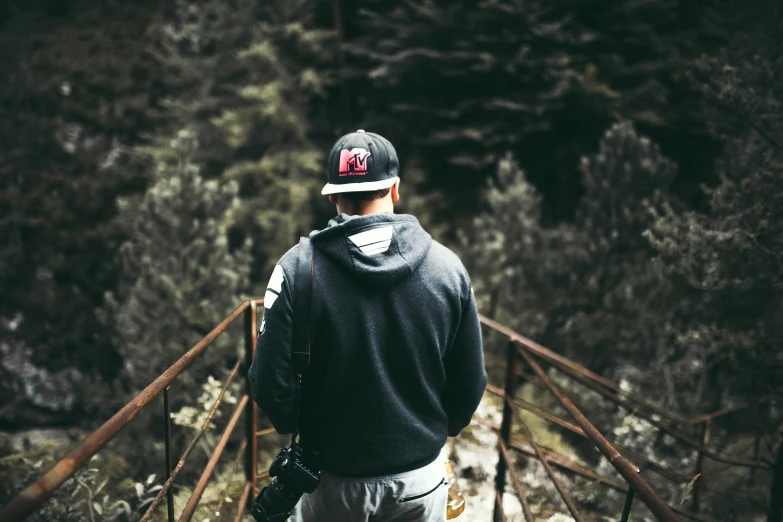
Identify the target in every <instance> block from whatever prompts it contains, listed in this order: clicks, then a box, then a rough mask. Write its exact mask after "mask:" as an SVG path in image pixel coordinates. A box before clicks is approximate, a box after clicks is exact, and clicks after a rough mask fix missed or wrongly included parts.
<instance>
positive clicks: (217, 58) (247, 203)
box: [157, 0, 331, 280]
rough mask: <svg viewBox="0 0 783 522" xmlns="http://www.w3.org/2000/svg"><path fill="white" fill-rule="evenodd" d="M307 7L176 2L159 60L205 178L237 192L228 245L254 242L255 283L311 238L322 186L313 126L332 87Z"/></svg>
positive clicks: (247, 1)
mask: <svg viewBox="0 0 783 522" xmlns="http://www.w3.org/2000/svg"><path fill="white" fill-rule="evenodd" d="M312 4H313V2H312V1H311V0H297V1H294V2H291V1H285V2H284V1H277V2H273V3H268V4H264V3H259V2H255V1H252V0H236V1H234V2H231V3H226V2H224V1H219V0H203V1H200V2H196V3H191V2H186V1H184V0H182V1H179V2H177V3H176V4H175V17H174V20H173V22H172V23H170V24H168V25H166V26H165V27H164V28H163V30H162V32H161V37H160V44H159V47H160V48H159V51H158V53H157V54H158V56H159V57H160V59H161V60H162V62H163V63H164V64H165V66H166V70H167V71H168V72H167V79H166V81H167V83H168V84H169V85H171V86H172V90H173V92H174V93H175V95H174V96H172V97H171V98H170V100H169V101H168V103H167V106H168V110H167V116H168V118H169V121H170V122H172V125H174V126H182V125H186V126H189V128H192V129H193V130H194V132H196V134H197V135H198V138H199V143H200V147H199V150H198V151H197V152H196V158H197V161H198V162H199V163H200V164H203V165H204V170H203V172H204V176H205V177H207V178H215V179H220V180H221V181H222V182H224V183H225V182H229V181H236V182H237V183H238V186H239V195H240V199H241V205H240V207H239V208H238V209H237V211H236V212H235V213H234V219H235V223H234V225H235V226H234V233H233V234H232V237H234V238H236V240H241V239H242V238H243V237H248V238H252V241H253V255H254V259H255V263H254V267H255V268H254V270H253V273H252V277H253V279H254V280H258V279H260V278H263V277H265V276H266V275H267V274H268V272H269V271H271V268H272V266H273V265H274V263H275V262H276V261H277V259H278V258H279V257H280V256H281V255H282V254H283V253H284V252H285V251H286V250H287V249H288V248H289V247H290V246H291V245H292V244H294V243H295V242H296V239H297V237H298V236H299V235H303V234H307V233H308V232H309V231H310V229H311V225H312V212H313V210H312V208H313V205H312V202H313V195H314V194H315V193H316V189H317V187H318V185H319V184H320V182H321V181H322V180H323V178H324V176H323V175H322V172H323V170H324V169H325V163H326V159H325V156H324V154H323V152H322V151H321V150H319V149H318V148H317V147H316V146H315V145H314V144H313V143H312V138H311V134H312V132H311V124H310V120H311V118H313V117H315V115H317V114H318V112H317V111H315V110H314V109H315V103H316V102H317V103H323V101H324V97H325V95H326V88H327V85H328V84H329V82H330V79H329V77H328V73H327V71H326V70H325V68H324V62H325V60H327V59H330V58H331V56H329V55H328V54H327V53H326V51H325V50H324V48H325V43H326V42H327V41H328V39H329V38H330V33H329V32H326V31H323V30H318V29H315V28H313V27H312V23H311V21H310V18H311V15H310V14H309V13H310V11H312Z"/></svg>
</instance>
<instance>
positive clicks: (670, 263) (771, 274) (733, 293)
mask: <svg viewBox="0 0 783 522" xmlns="http://www.w3.org/2000/svg"><path fill="white" fill-rule="evenodd" d="M780 23H781V22H780V21H778V24H780ZM780 33H781V26H777V27H775V26H774V25H773V24H771V23H768V22H765V23H762V24H760V25H759V26H758V30H757V31H755V32H754V33H752V34H740V35H738V36H737V39H736V41H735V42H732V45H731V46H727V47H726V48H725V49H724V50H723V51H722V52H721V53H719V54H717V55H715V56H705V57H704V58H703V59H702V60H701V61H700V62H699V64H698V68H697V70H696V72H695V74H696V79H699V80H701V82H702V83H701V85H702V86H703V89H704V93H705V94H706V96H705V103H704V105H705V110H707V111H709V112H708V113H707V115H708V116H707V117H709V118H710V120H711V121H713V122H715V126H714V130H715V132H716V134H717V135H718V136H720V137H721V138H722V139H723V140H724V142H725V150H724V154H723V155H722V157H721V159H720V161H719V162H718V164H717V170H718V173H719V175H720V182H719V183H718V184H717V186H715V187H714V188H707V190H706V192H707V194H708V196H709V202H710V204H709V209H708V211H707V212H695V211H690V212H681V211H678V209H677V207H676V206H670V207H669V208H665V209H663V210H662V211H660V212H658V213H657V214H656V216H657V219H656V221H655V223H654V226H653V227H652V228H651V230H650V233H649V234H648V238H649V239H650V241H651V243H652V245H654V246H655V248H656V249H657V250H658V252H659V253H660V262H661V264H662V266H663V267H664V269H665V271H666V273H667V274H668V275H669V276H670V277H671V278H672V280H673V281H674V282H675V284H677V285H678V286H680V287H682V288H683V289H684V290H687V291H688V293H687V295H688V297H689V299H691V300H692V302H693V303H694V306H693V308H692V311H691V313H690V314H689V325H688V327H687V328H684V329H683V331H682V332H681V334H680V336H679V339H678V340H679V343H678V344H679V346H678V352H679V353H688V352H692V351H699V352H702V353H704V354H705V356H706V360H705V363H706V366H705V367H706V368H708V369H709V383H710V388H711V389H713V390H716V395H715V396H714V397H713V400H714V401H718V402H714V406H716V407H717V406H718V405H719V404H720V403H722V402H724V401H728V400H730V399H731V398H732V397H738V396H739V397H741V396H748V394H749V395H750V396H753V395H756V394H765V393H768V392H769V390H770V389H771V388H774V387H775V386H779V385H780V383H781V382H783V352H782V351H781V349H780V347H781V344H782V343H783V330H782V329H781V326H780V320H779V318H780V314H781V312H783V268H781V267H783V236H781V234H780V231H781V230H783V199H782V198H781V194H783V176H781V172H783V131H781V129H782V128H783V115H781V113H780V106H781V104H783V74H781V71H783V57H782V56H781V54H780V51H779V49H780V48H781V45H783V40H781V36H780ZM718 390H719V391H718Z"/></svg>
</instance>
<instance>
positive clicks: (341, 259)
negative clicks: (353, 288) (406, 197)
mask: <svg viewBox="0 0 783 522" xmlns="http://www.w3.org/2000/svg"><path fill="white" fill-rule="evenodd" d="M310 239H311V240H312V242H313V244H314V245H315V246H316V247H317V248H318V250H320V251H322V252H324V253H325V254H326V255H328V256H329V257H331V258H332V259H334V260H335V261H337V262H338V263H339V264H341V265H342V266H344V267H345V268H346V269H348V270H350V271H351V272H352V273H354V274H356V276H357V277H359V278H361V279H363V280H366V281H368V282H372V283H373V284H377V285H384V286H386V285H391V284H394V283H396V282H397V281H399V280H401V279H403V278H405V277H407V276H409V275H410V274H412V273H413V272H414V271H415V270H416V269H417V268H418V267H419V265H420V264H421V262H422V261H423V260H424V258H425V257H426V255H427V252H428V251H429V249H430V246H431V245H432V237H431V236H430V235H429V234H428V233H427V232H426V231H425V230H424V229H423V228H422V227H421V225H420V224H419V221H418V220H417V219H416V218H415V217H414V216H410V215H407V214H391V213H378V214H368V215H366V216H348V215H346V214H340V215H338V216H337V217H335V218H333V219H331V220H330V221H329V225H328V226H327V227H326V228H325V229H323V230H318V231H314V232H312V233H310Z"/></svg>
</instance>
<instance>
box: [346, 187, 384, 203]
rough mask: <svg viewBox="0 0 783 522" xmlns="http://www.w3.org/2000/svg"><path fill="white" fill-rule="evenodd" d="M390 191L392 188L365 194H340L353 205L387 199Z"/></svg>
mask: <svg viewBox="0 0 783 522" xmlns="http://www.w3.org/2000/svg"><path fill="white" fill-rule="evenodd" d="M389 191H391V187H389V188H385V189H381V190H370V191H364V192H341V193H340V194H338V196H340V197H341V198H345V199H347V200H348V201H350V202H351V203H354V204H356V203H364V202H365V201H375V200H376V199H381V198H385V197H386V196H387V195H388V194H389Z"/></svg>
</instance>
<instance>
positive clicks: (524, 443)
mask: <svg viewBox="0 0 783 522" xmlns="http://www.w3.org/2000/svg"><path fill="white" fill-rule="evenodd" d="M262 304H263V300H260V299H251V300H247V301H244V302H243V303H242V304H240V305H239V306H238V307H237V308H236V309H235V310H234V311H233V312H232V313H231V314H230V315H229V316H228V317H226V318H225V319H224V320H223V321H222V322H221V323H220V324H219V325H218V326H216V327H215V328H214V329H213V330H212V331H211V332H210V333H209V334H207V335H206V336H205V337H204V338H203V339H202V340H201V341H199V342H198V343H197V344H196V345H195V346H193V347H192V348H191V349H190V350H189V351H188V352H187V353H185V354H184V355H183V356H182V357H181V358H180V359H179V360H177V361H176V362H175V363H174V364H173V365H172V366H171V367H170V368H169V369H168V370H166V371H165V372H164V373H163V374H162V375H160V376H159V377H158V378H156V379H155V380H154V381H153V382H152V383H151V384H150V385H149V386H147V387H146V388H145V389H144V390H143V391H142V392H141V393H140V394H139V395H138V396H137V397H136V398H135V399H133V400H132V401H131V402H129V403H128V404H126V405H125V406H124V407H123V408H122V409H120V411H118V412H117V413H116V414H115V415H114V416H113V417H112V418H111V419H109V420H108V421H106V423H104V424H103V425H102V426H101V427H100V428H99V429H98V430H96V431H95V432H94V433H92V434H91V435H90V436H89V437H88V438H87V439H86V440H85V441H84V442H83V443H81V444H80V445H78V447H76V448H75V449H73V450H72V451H71V452H70V454H69V455H68V456H67V457H65V458H64V459H62V460H61V461H60V462H58V463H57V464H56V465H55V466H54V467H53V468H52V469H51V470H49V471H48V472H47V473H45V474H44V475H43V476H41V477H40V478H39V479H38V480H37V481H35V482H34V483H33V484H31V485H29V486H28V487H27V488H26V489H25V490H24V491H22V492H21V493H20V494H19V495H18V496H17V497H16V498H15V499H13V500H12V501H11V502H10V503H9V504H7V505H6V506H4V507H3V508H2V510H0V522H11V521H17V520H24V519H25V518H27V517H28V516H30V515H31V514H33V513H35V512H36V511H37V510H38V509H40V508H41V507H42V506H43V505H44V503H45V502H46V501H47V499H48V498H49V497H50V496H51V495H52V494H53V493H54V492H55V491H56V490H57V489H58V488H59V487H60V486H62V484H63V483H64V482H65V481H66V480H68V479H69V478H70V477H72V476H73V475H74V474H75V473H76V472H77V471H78V470H79V469H80V468H82V467H83V466H85V464H87V462H88V461H89V460H90V459H91V458H92V457H93V456H94V455H95V454H96V453H98V452H99V451H101V449H102V448H103V447H104V446H105V445H106V444H107V443H108V442H109V441H111V440H112V439H114V437H116V436H117V435H118V434H120V432H121V431H122V430H123V428H125V427H126V426H127V425H128V423H129V422H130V421H131V420H132V419H133V418H134V417H135V416H136V415H137V414H138V413H139V412H140V411H141V410H142V409H144V408H146V407H149V406H150V404H151V403H152V401H153V399H155V398H156V397H157V396H158V395H161V394H162V395H163V400H162V403H163V404H162V408H163V413H164V415H163V418H164V419H165V423H164V443H165V444H164V447H165V454H164V455H161V459H162V460H164V465H163V466H162V467H165V472H166V482H165V483H164V484H163V487H162V488H161V489H160V490H159V492H158V494H157V496H156V498H155V499H154V500H153V502H152V503H151V504H150V505H149V507H148V508H147V510H146V513H145V514H144V515H143V517H142V518H141V519H140V520H141V522H146V521H148V520H150V518H151V517H152V515H153V514H154V513H156V510H158V509H159V508H160V509H163V507H162V506H161V504H162V503H163V502H164V499H165V502H166V509H167V519H168V521H169V522H173V521H174V519H175V517H174V497H173V490H172V485H173V484H174V482H175V481H176V480H177V477H178V475H179V474H180V472H181V471H182V469H183V466H184V465H185V464H186V462H187V459H188V457H189V455H190V454H191V452H192V451H193V449H194V448H195V447H196V444H197V443H198V442H199V440H200V439H201V438H202V436H203V434H204V433H205V432H206V431H207V429H209V427H210V426H211V424H212V422H213V418H214V416H215V412H216V411H217V410H218V408H219V406H220V405H221V403H222V402H223V398H224V396H225V392H226V390H227V389H228V387H229V385H230V384H231V382H232V380H233V379H234V378H235V377H236V375H237V374H238V373H239V374H240V375H242V376H243V377H244V375H246V374H247V370H248V368H249V367H250V363H251V362H252V358H253V354H254V352H255V342H256V335H255V334H256V332H257V331H258V328H257V321H258V317H257V314H258V306H259V305H262ZM240 316H241V317H243V318H244V326H243V329H244V343H245V357H244V360H241V359H240V360H237V361H236V364H235V365H234V367H233V369H232V370H231V373H230V375H229V377H228V378H227V379H226V381H225V383H224V384H223V387H222V389H221V391H220V394H219V395H218V397H217V399H216V400H215V402H214V404H213V405H212V408H211V410H210V412H209V415H208V416H207V419H206V420H205V421H204V423H203V425H202V426H201V429H200V430H199V431H198V432H197V433H196V435H195V436H194V437H193V439H192V440H191V441H190V443H189V444H188V446H187V448H186V449H185V451H184V452H183V454H182V456H181V457H180V459H179V461H178V462H177V463H176V464H175V465H174V466H173V467H172V455H171V412H170V407H169V395H170V393H172V391H171V387H172V385H173V383H175V381H176V378H177V376H179V375H180V374H181V373H182V372H183V371H185V370H186V369H187V367H188V366H189V365H190V364H191V363H192V362H193V361H194V360H195V359H196V358H198V357H199V356H200V355H201V354H202V353H203V352H204V351H205V350H206V349H207V348H208V347H209V345H210V344H211V343H212V341H214V340H215V338H217V337H218V336H219V335H220V334H221V333H223V332H224V331H225V330H226V329H227V328H228V327H229V325H231V324H232V323H233V322H234V321H236V320H237V319H239V317H240ZM481 322H482V324H483V325H484V326H485V327H486V328H487V333H489V332H493V334H492V335H496V336H497V335H499V336H502V337H503V338H505V339H506V340H507V348H506V360H505V363H504V364H501V365H502V366H505V383H504V387H503V388H502V389H501V388H499V387H496V386H494V385H492V384H489V385H487V393H489V394H492V395H496V396H499V397H502V399H503V415H502V421H501V424H500V425H499V426H497V425H494V424H492V423H489V422H487V421H485V420H482V419H480V418H478V417H474V421H475V422H476V423H478V424H482V425H485V426H489V427H490V428H492V429H493V430H495V431H496V432H497V433H498V435H499V436H498V444H497V449H498V463H497V471H496V476H495V509H494V515H493V520H494V521H495V522H498V521H505V520H506V514H505V512H504V509H503V493H504V492H505V491H506V489H507V488H506V480H507V478H510V486H511V489H512V490H513V492H514V493H515V495H516V497H517V499H518V500H519V503H520V505H521V510H522V512H523V513H524V516H525V520H526V521H528V522H531V521H533V520H536V519H535V517H534V516H533V514H532V513H531V509H530V506H529V504H528V498H527V496H526V493H525V485H524V484H522V482H521V481H520V479H519V477H518V476H517V474H516V473H515V472H514V466H513V462H512V459H511V452H515V453H518V454H521V455H525V456H527V457H529V458H535V459H537V460H538V461H540V463H541V464H542V465H543V467H544V469H545V471H546V473H547V475H548V476H549V479H550V480H551V481H552V483H553V485H554V487H555V488H556V489H557V491H558V493H559V495H560V497H561V499H562V502H563V504H564V505H565V507H566V508H567V509H568V511H569V512H570V513H571V516H572V517H573V518H574V520H576V521H577V522H582V521H583V520H584V517H583V515H582V514H580V512H579V510H578V509H577V506H576V504H575V503H574V501H573V500H572V498H571V496H570V495H569V492H568V491H567V490H566V488H565V487H564V486H563V484H562V482H561V481H560V479H559V478H558V476H557V474H556V473H555V471H554V469H553V468H557V469H558V470H559V471H560V472H563V473H567V474H571V475H576V476H581V477H584V478H587V479H589V480H591V481H593V482H595V483H596V484H599V485H600V486H602V487H605V488H608V489H611V490H615V491H620V492H622V493H624V495H625V501H624V504H623V507H622V513H621V516H620V520H621V521H622V522H625V521H627V520H628V517H629V515H630V512H631V508H632V506H633V502H634V500H635V499H636V498H638V502H641V503H642V504H643V505H644V506H646V508H647V509H648V510H649V511H650V512H651V513H652V514H653V515H654V516H655V518H656V519H657V520H661V521H666V522H669V521H675V520H680V517H681V518H683V519H690V520H696V521H701V522H710V521H711V520H712V519H711V518H709V517H708V516H706V515H704V514H702V513H701V511H702V506H701V503H702V497H703V494H704V491H705V490H706V488H707V485H708V484H709V476H710V475H709V473H710V471H713V472H717V471H715V470H710V468H709V467H708V462H709V461H713V462H718V463H721V464H722V465H723V467H721V468H720V469H719V471H722V470H725V469H727V468H734V469H742V470H745V471H746V472H747V474H748V475H749V478H748V479H749V480H751V481H752V480H754V474H755V472H756V470H759V469H762V470H766V469H770V466H769V464H768V463H766V462H762V461H760V460H759V459H758V438H757V439H756V445H755V451H754V458H753V459H750V460H749V459H745V458H740V457H736V456H727V455H722V454H719V453H717V452H714V451H711V450H710V446H709V443H710V429H711V425H712V423H713V421H715V420H716V419H718V418H720V417H725V416H727V415H731V414H733V413H736V412H739V411H742V410H745V409H746V408H749V407H751V406H753V405H755V404H759V403H762V402H765V401H769V400H771V399H772V398H774V397H776V396H777V395H778V394H777V393H775V394H770V395H768V396H766V397H762V398H760V399H759V400H758V401H755V402H754V403H752V404H750V403H748V404H739V405H736V406H733V407H730V408H725V409H723V410H721V411H718V412H715V413H711V414H708V415H701V416H698V417H695V418H691V419H686V418H682V417H680V416H678V415H675V414H673V413H671V412H669V411H667V410H666V409H664V408H661V407H660V406H657V405H656V404H654V403H652V402H650V401H648V400H646V399H645V398H643V397H639V396H638V395H635V394H633V393H631V392H628V391H626V390H624V389H623V388H621V387H620V386H619V385H618V384H617V383H615V382H613V381H610V380H608V379H605V378H603V377H601V376H600V375H597V374H595V373H593V372H591V371H589V370H588V369H586V368H583V367H582V366H580V365H578V364H576V363H574V362H573V361H570V360H568V359H566V358H564V357H561V356H560V355H558V354H556V353H554V352H552V351H551V350H548V349H547V348H544V347H543V346H540V345H538V344H536V343H535V342H533V341H531V340H529V339H526V338H525V337H522V336H521V335H519V334H517V333H515V332H513V331H512V330H510V329H508V328H506V327H505V326H503V325H501V324H499V323H497V322H495V321H493V320H491V319H488V318H486V317H481ZM542 365H543V366H542ZM544 366H546V367H548V368H550V369H553V370H555V371H556V372H559V373H560V374H561V375H562V376H565V377H567V378H568V379H571V380H573V381H574V382H576V383H579V385H581V386H583V387H585V388H586V389H589V390H591V391H592V392H595V393H596V394H598V395H599V396H600V397H601V398H602V400H604V401H605V402H606V403H607V404H609V405H610V406H611V407H612V408H621V409H624V410H627V411H628V412H629V413H630V414H632V415H634V416H637V417H639V418H641V419H644V420H645V421H646V422H648V423H649V424H650V425H652V426H653V427H654V428H655V429H656V430H657V431H658V434H659V436H661V437H662V436H664V435H666V436H669V437H671V438H672V439H674V440H675V441H676V442H677V444H678V445H679V446H680V447H681V448H683V450H685V451H687V452H691V454H692V455H695V457H696V458H695V462H696V466H695V468H694V469H692V470H690V471H689V472H682V471H676V470H672V469H669V468H667V467H666V466H664V465H663V464H661V463H658V462H655V461H653V460H652V459H649V458H647V457H645V456H644V455H642V454H640V453H637V452H634V451H632V450H630V449H628V448H624V447H622V446H620V445H618V444H615V443H613V442H611V441H609V440H607V438H606V437H605V436H604V435H603V434H602V433H601V432H600V431H599V430H598V429H597V428H596V427H595V426H594V425H593V423H591V421H590V420H588V417H587V416H586V415H585V413H588V414H589V415H591V416H592V417H594V418H595V417H597V416H600V415H602V413H601V412H597V411H591V410H590V409H589V408H587V407H586V406H585V405H582V404H580V401H579V400H578V398H577V397H571V396H569V394H567V393H566V392H564V391H563V390H562V389H561V387H559V386H558V385H557V384H555V382H554V380H553V378H552V377H551V376H550V373H548V372H547V371H546V370H545V369H544ZM245 381H246V379H245ZM522 382H529V383H530V384H532V385H533V386H536V387H538V388H540V389H542V390H546V391H547V392H548V393H551V394H552V396H553V397H554V398H556V400H557V402H558V403H559V404H560V405H561V406H562V408H563V409H564V410H565V411H567V412H568V414H570V416H571V417H572V419H573V422H571V421H568V420H566V419H563V418H561V417H559V416H558V415H556V414H555V413H554V412H552V411H548V410H546V409H545V408H543V407H541V406H540V405H536V404H533V403H531V402H528V401H525V400H523V399H521V398H519V397H517V396H516V395H517V390H518V388H519V386H520V383H522ZM175 390H176V388H175ZM520 410H525V411H527V412H529V413H530V414H533V415H535V416H537V417H540V418H541V419H544V420H545V421H546V422H548V423H550V424H552V425H553V426H557V427H559V429H563V430H566V431H567V432H570V433H573V434H575V435H578V436H580V437H583V438H585V439H587V440H589V441H591V442H592V444H593V445H594V446H595V448H596V449H597V450H598V451H600V453H601V454H602V455H603V456H604V457H605V458H606V459H608V461H609V462H610V463H611V465H612V466H613V467H614V469H615V470H616V471H617V474H618V475H619V477H607V476H603V475H600V474H599V473H597V472H596V471H595V470H594V469H591V468H588V467H585V466H583V465H581V464H579V463H577V462H575V461H573V460H572V459H570V458H568V457H566V456H564V455H560V454H558V453H556V452H554V451H552V450H550V449H547V448H544V447H541V446H539V444H537V443H536V441H535V440H534V437H533V435H532V433H531V432H530V430H529V429H528V427H527V425H526V424H525V421H524V419H523V418H522V416H521V415H519V414H518V413H519V411H520ZM583 412H585V413H583ZM604 414H605V413H604ZM258 420H259V419H258V408H257V407H256V405H255V404H254V402H253V401H252V400H251V398H250V389H249V384H247V388H246V391H245V394H244V396H243V397H242V398H241V399H240V400H239V401H238V404H237V406H236V407H235V409H234V412H233V414H232V415H231V417H230V419H229V421H228V423H227V424H226V426H225V428H224V431H223V434H222V436H221V438H220V440H219V442H218V443H217V444H216V446H215V448H214V450H213V452H212V455H211V457H210V459H209V461H208V463H207V465H206V467H205V468H204V470H203V472H202V474H201V477H200V479H199V480H198V482H197V484H196V486H195V488H194V490H193V493H192V495H191V497H190V499H189V500H188V502H187V504H186V506H185V508H184V509H183V511H182V513H181V515H180V517H179V522H189V521H190V520H191V519H192V517H193V515H194V514H195V512H196V509H197V507H198V505H199V502H200V501H201V497H202V495H203V493H204V490H205V489H206V487H207V484H208V483H209V480H210V477H211V476H212V474H213V470H214V469H215V467H216V465H217V464H218V461H219V460H220V459H221V457H222V455H223V453H224V450H225V449H226V446H227V445H228V442H229V439H230V438H231V436H232V434H233V433H234V431H235V430H236V428H237V426H238V425H240V423H241V424H243V427H244V431H245V437H244V441H243V442H242V444H241V446H240V448H239V451H238V452H237V455H236V460H235V464H236V465H238V463H239V462H241V461H244V480H245V485H244V489H243V491H242V494H241V496H240V497H239V499H238V503H237V504H236V505H238V506H239V509H238V510H237V513H236V518H235V519H236V520H237V521H239V520H241V518H242V516H243V515H246V514H248V511H247V509H246V508H247V507H249V505H250V503H251V502H252V500H253V498H254V497H255V495H256V494H257V493H258V492H259V490H260V488H261V486H262V483H263V482H264V481H265V480H268V479H269V476H268V473H265V472H262V473H259V472H258V462H257V457H258V444H259V441H264V437H265V436H267V435H269V434H271V433H273V432H274V430H272V429H263V430H259V428H258ZM515 425H516V426H517V431H518V432H519V433H520V434H519V435H512V433H513V432H514V431H515V430H514V426H515ZM694 430H695V431H696V432H697V435H695V436H694V434H693V433H692V432H693V431H694ZM659 438H660V437H659ZM652 475H655V476H656V481H664V482H668V483H670V484H678V485H680V486H681V487H683V488H686V487H690V488H691V489H692V492H691V494H692V496H691V502H690V505H689V506H688V509H686V508H684V507H683V506H682V505H672V504H669V503H667V502H666V501H664V499H663V498H662V497H661V495H660V494H659V493H658V492H656V490H655V489H654V488H653V486H651V485H650V482H651V481H650V480H646V477H648V476H649V477H652ZM221 502H222V501H221ZM468 509H470V508H468ZM618 511H619V510H618ZM462 518H464V519H465V520H466V521H467V520H474V519H472V518H471V517H470V512H469V511H466V513H465V514H464V515H462Z"/></svg>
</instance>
